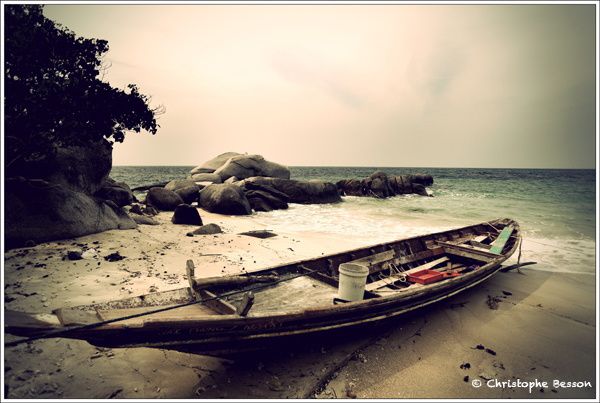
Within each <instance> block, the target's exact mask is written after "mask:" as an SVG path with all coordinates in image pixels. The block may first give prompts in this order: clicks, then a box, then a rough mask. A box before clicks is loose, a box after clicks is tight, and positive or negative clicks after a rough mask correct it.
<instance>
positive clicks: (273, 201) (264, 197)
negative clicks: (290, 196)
mask: <svg viewBox="0 0 600 403" xmlns="http://www.w3.org/2000/svg"><path fill="white" fill-rule="evenodd" d="M245 195H246V197H247V198H248V201H249V202H250V206H252V208H253V209H254V210H255V211H271V210H285V209H287V208H288V204H287V203H286V202H285V201H283V200H281V199H279V198H277V197H276V196H273V194H271V193H269V192H265V191H262V190H249V191H247V192H245ZM255 199H260V201H258V200H255ZM286 199H287V197H286ZM264 204H266V205H267V206H268V207H270V209H265V206H264ZM255 206H257V207H258V208H255Z"/></svg>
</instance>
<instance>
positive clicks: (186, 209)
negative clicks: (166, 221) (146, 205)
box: [171, 204, 202, 225]
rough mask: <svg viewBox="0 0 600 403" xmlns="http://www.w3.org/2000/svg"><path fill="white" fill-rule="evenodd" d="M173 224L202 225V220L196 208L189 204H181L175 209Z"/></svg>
mask: <svg viewBox="0 0 600 403" xmlns="http://www.w3.org/2000/svg"><path fill="white" fill-rule="evenodd" d="M171 222H172V223H173V224H188V225H202V218H200V213H198V210H197V209H196V208H195V207H192V206H190V205H189V204H180V205H179V206H177V208H176V209H175V212H174V213H173V217H172V218H171Z"/></svg>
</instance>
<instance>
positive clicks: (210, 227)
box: [186, 223, 223, 236]
mask: <svg viewBox="0 0 600 403" xmlns="http://www.w3.org/2000/svg"><path fill="white" fill-rule="evenodd" d="M222 232H223V230H222V229H221V227H219V226H218V225H217V224H213V223H211V224H205V225H202V226H200V227H199V228H196V229H195V230H194V231H191V232H188V233H187V234H186V235H187V236H194V235H212V234H221V233H222Z"/></svg>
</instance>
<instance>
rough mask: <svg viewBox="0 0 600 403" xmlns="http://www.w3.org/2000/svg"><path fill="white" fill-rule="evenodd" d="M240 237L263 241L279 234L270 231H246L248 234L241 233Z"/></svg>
mask: <svg viewBox="0 0 600 403" xmlns="http://www.w3.org/2000/svg"><path fill="white" fill-rule="evenodd" d="M238 235H246V236H253V237H255V238H261V239H264V238H271V237H274V236H277V234H275V233H274V232H271V231H269V230H255V231H246V232H240V233H239V234H238Z"/></svg>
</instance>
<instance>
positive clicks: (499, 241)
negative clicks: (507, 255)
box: [490, 225, 515, 255]
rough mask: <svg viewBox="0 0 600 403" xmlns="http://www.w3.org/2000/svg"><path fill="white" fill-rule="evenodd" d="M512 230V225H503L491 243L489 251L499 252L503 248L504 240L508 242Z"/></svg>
mask: <svg viewBox="0 0 600 403" xmlns="http://www.w3.org/2000/svg"><path fill="white" fill-rule="evenodd" d="M514 230H515V228H514V227H513V226H512V225H509V226H508V227H504V229H503V230H502V232H500V235H498V238H496V240H495V241H494V243H493V244H492V247H491V249H490V252H492V253H495V254H498V255H499V254H501V253H502V249H504V245H506V242H508V238H510V236H511V235H512V233H513V231H514Z"/></svg>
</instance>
